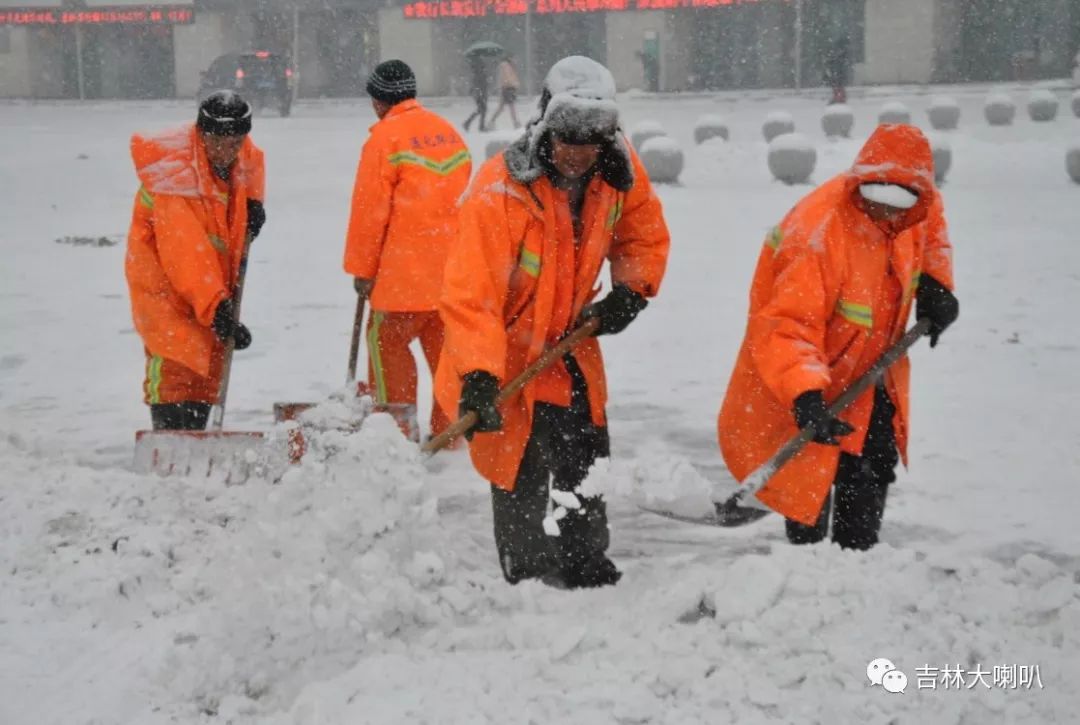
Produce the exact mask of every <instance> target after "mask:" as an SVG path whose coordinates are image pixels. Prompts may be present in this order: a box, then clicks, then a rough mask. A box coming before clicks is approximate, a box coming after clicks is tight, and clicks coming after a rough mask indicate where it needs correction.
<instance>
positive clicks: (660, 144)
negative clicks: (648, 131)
mask: <svg viewBox="0 0 1080 725" xmlns="http://www.w3.org/2000/svg"><path fill="white" fill-rule="evenodd" d="M638 154H639V155H640V156H641V163H642V164H644V165H645V171H647V172H648V174H649V179H650V180H651V181H655V182H657V183H660V184H674V183H675V182H676V181H678V180H679V174H681V173H682V170H683V152H682V149H681V148H679V144H678V142H677V141H676V140H675V139H673V138H669V137H667V136H653V137H652V138H650V139H648V140H647V141H645V143H643V144H641V148H640V149H639V150H638Z"/></svg>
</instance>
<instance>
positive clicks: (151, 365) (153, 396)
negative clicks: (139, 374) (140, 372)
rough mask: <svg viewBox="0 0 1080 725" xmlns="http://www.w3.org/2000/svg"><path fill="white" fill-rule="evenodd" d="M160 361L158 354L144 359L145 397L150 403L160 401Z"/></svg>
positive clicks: (154, 403)
mask: <svg viewBox="0 0 1080 725" xmlns="http://www.w3.org/2000/svg"><path fill="white" fill-rule="evenodd" d="M161 363H162V358H161V356H160V355H154V356H153V357H151V358H149V359H148V360H147V361H146V399H147V400H149V401H150V404H151V405H157V404H158V403H160V402H161Z"/></svg>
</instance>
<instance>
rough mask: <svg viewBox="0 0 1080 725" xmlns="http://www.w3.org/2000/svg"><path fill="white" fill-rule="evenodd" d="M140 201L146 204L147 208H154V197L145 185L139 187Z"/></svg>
mask: <svg viewBox="0 0 1080 725" xmlns="http://www.w3.org/2000/svg"><path fill="white" fill-rule="evenodd" d="M139 203H140V204H142V205H143V206H145V207H146V208H147V209H153V208H154V197H153V195H152V194H151V193H150V192H149V191H147V190H146V187H145V186H140V187H139Z"/></svg>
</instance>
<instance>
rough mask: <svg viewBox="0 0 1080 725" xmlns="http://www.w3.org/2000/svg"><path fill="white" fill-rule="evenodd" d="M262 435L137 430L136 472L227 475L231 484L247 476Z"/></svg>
mask: <svg viewBox="0 0 1080 725" xmlns="http://www.w3.org/2000/svg"><path fill="white" fill-rule="evenodd" d="M265 438H266V437H265V436H264V435H263V434H262V433H259V432H255V431H190V430H140V431H136V433H135V463H134V468H135V471H136V472H138V473H156V474H158V475H160V476H211V475H214V474H215V473H217V474H220V475H223V476H225V477H226V481H227V482H230V483H240V482H242V481H244V480H246V479H247V478H248V476H249V475H250V473H251V468H252V464H253V463H254V462H255V461H256V460H257V450H258V449H259V448H261V447H262V445H263V443H264V441H265Z"/></svg>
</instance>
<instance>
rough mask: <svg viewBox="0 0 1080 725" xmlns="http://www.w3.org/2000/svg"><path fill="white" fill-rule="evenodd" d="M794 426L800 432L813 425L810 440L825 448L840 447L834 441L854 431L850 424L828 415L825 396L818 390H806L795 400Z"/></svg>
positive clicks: (838, 442) (838, 443)
mask: <svg viewBox="0 0 1080 725" xmlns="http://www.w3.org/2000/svg"><path fill="white" fill-rule="evenodd" d="M795 424H796V425H797V426H799V429H800V430H801V429H803V428H805V427H806V426H808V425H813V426H814V437H813V439H812V440H813V441H814V443H822V444H824V445H827V446H838V445H840V441H838V440H836V439H837V438H842V437H843V436H846V435H848V434H849V433H852V432H854V430H855V428H854V427H852V425H851V424H850V423H847V422H845V421H842V420H840V419H839V418H834V417H832V416H831V415H829V410H828V409H827V408H826V407H825V395H824V393H822V392H821V391H820V390H807V391H806V392H805V393H803V394H802V395H800V396H799V397H797V398H795Z"/></svg>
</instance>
